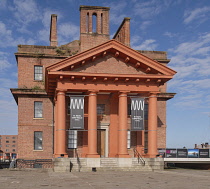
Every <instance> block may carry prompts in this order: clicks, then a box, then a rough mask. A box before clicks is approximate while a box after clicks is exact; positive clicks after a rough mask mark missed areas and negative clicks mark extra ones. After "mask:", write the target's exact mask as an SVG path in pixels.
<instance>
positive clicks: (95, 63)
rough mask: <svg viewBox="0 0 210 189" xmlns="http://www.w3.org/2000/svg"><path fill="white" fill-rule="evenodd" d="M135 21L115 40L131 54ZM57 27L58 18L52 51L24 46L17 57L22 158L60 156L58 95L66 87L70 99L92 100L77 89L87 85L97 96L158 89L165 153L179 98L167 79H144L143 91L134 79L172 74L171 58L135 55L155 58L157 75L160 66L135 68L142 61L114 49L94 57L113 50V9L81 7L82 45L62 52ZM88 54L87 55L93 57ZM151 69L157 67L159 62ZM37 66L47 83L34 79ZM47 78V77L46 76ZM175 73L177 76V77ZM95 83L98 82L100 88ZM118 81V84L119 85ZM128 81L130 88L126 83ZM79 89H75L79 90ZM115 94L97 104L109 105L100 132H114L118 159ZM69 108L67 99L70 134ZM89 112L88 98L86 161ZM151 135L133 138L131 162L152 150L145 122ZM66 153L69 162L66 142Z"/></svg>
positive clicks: (112, 151) (81, 150)
mask: <svg viewBox="0 0 210 189" xmlns="http://www.w3.org/2000/svg"><path fill="white" fill-rule="evenodd" d="M94 16H95V17H96V23H95V27H96V28H95V31H93V30H92V28H93V23H92V17H94ZM129 21H130V19H129V18H125V19H124V21H123V22H122V24H121V26H120V27H119V29H118V31H117V32H116V34H115V36H114V40H116V41H119V42H120V44H119V45H121V44H122V45H125V46H126V48H128V47H129V46H130V27H129V25H130V22H129ZM56 22H57V15H52V18H51V28H50V46H34V45H19V46H18V52H17V53H16V54H15V55H16V58H17V62H18V88H17V89H11V91H12V93H13V96H14V98H15V100H16V102H17V104H18V137H19V139H18V140H19V141H18V145H19V146H18V154H19V158H24V159H43V158H53V157H54V155H55V151H56V150H58V149H56V148H57V147H56V145H55V144H56V135H57V134H56V133H57V129H56V126H57V124H58V123H57V120H58V118H57V117H56V116H57V115H58V112H56V103H57V96H56V95H57V91H58V90H60V89H61V87H62V86H64V84H66V86H71V87H70V88H71V89H70V88H68V89H67V88H66V89H65V90H64V92H67V93H68V92H69V94H85V95H87V94H88V88H87V89H86V88H85V87H84V88H83V87H81V88H80V89H79V90H78V89H77V86H85V85H86V87H88V86H90V85H93V86H94V85H95V90H97V87H98V88H99V87H101V86H102V89H103V86H104V90H105V88H106V87H107V89H108V88H109V86H112V85H113V88H110V90H114V89H115V88H116V89H117V87H118V88H119V87H120V86H123V87H124V88H126V87H127V90H129V91H138V90H140V91H141V90H145V91H147V90H148V91H147V93H148V92H149V87H151V89H156V90H157V91H158V93H159V94H158V101H157V107H158V110H157V116H158V117H157V121H158V125H157V126H158V127H157V147H158V148H165V147H166V101H167V100H168V99H170V98H173V96H174V94H172V93H167V86H166V80H164V79H163V80H160V79H159V80H158V79H143V80H140V82H139V84H138V85H137V84H136V83H135V82H136V81H138V80H139V79H138V78H137V79H136V81H135V82H133V81H131V80H132V77H136V76H137V75H145V77H146V76H147V74H148V72H150V73H151V75H152V74H153V75H155V74H157V73H158V72H159V71H161V69H162V68H163V69H166V71H167V69H168V68H167V63H168V62H169V60H168V59H167V54H166V52H162V51H143V50H142V51H135V52H134V54H135V53H137V54H135V57H137V55H138V54H141V56H142V58H143V59H145V58H146V59H148V58H149V59H148V60H149V61H150V62H152V61H154V65H155V66H156V64H157V66H156V67H157V70H156V68H155V66H154V67H153V68H152V67H151V68H150V67H147V66H146V64H142V63H139V62H137V63H135V66H134V62H135V61H136V59H135V58H134V57H131V55H129V56H130V59H129V58H128V59H126V58H127V56H128V55H126V54H123V53H122V52H120V53H119V52H113V48H110V49H108V50H107V51H105V52H103V54H96V55H94V56H93V55H91V53H94V52H95V50H94V49H93V48H98V49H100V48H102V47H103V44H104V46H105V44H109V41H110V39H109V8H107V7H91V6H81V7H80V41H78V40H76V41H73V42H71V43H68V44H66V45H62V46H59V47H57V30H56ZM110 43H112V42H110ZM116 45H117V43H116ZM91 49H92V51H93V52H92V51H91ZM89 50H90V51H89ZM96 50H97V49H96ZM129 50H130V49H129ZM84 52H86V54H87V55H86V54H85V53H84ZM113 53H114V54H113ZM76 56H78V57H76ZM80 56H83V57H84V59H82V58H81V61H80ZM74 57H75V61H77V60H78V61H79V62H76V63H74V64H73V63H71V64H68V60H69V61H74ZM71 59H72V60H71ZM82 60H83V61H82ZM65 62H66V63H65ZM60 65H61V66H62V65H66V66H63V67H62V68H60V69H59V66H60ZM151 65H153V62H152V64H151ZM159 65H160V68H159ZM35 66H42V71H43V75H42V79H41V80H35V78H34V67H35ZM53 66H54V67H55V68H54V67H53ZM164 67H166V68H164ZM51 68H52V69H58V71H57V72H59V71H63V73H62V74H63V75H62V74H61V75H59V76H58V77H57V76H56V77H57V78H55V76H53V75H52V76H50V75H49V73H48V70H49V69H51ZM158 70H159V71H158ZM57 72H56V73H57ZM163 72H164V71H163ZM46 73H47V75H45V74H46ZM64 73H66V74H67V73H68V74H69V73H78V74H84V75H85V74H89V75H87V76H80V75H72V76H68V77H67V76H66V75H65V74H64ZM171 73H173V72H172V71H171ZM91 74H96V75H97V74H101V75H108V78H106V77H105V78H102V76H101V75H100V77H98V76H97V77H96V76H94V77H92V75H91ZM90 75H91V76H90ZM113 75H118V77H119V78H117V79H116V78H115V80H113V78H112V77H114V76H113ZM123 75H126V77H127V76H129V77H131V79H129V78H125V79H123V78H121V76H122V77H124V76H123ZM160 75H161V74H160ZM162 75H163V74H162ZM91 77H92V79H91ZM53 79H54V80H53ZM81 81H82V82H81ZM94 81H96V82H95V83H94ZM116 81H117V82H118V83H116ZM125 81H126V82H127V83H125ZM146 82H147V83H146ZM158 82H160V84H158V85H157V83H158ZM72 84H73V85H72ZM132 86H133V87H132ZM157 86H158V87H157ZM73 87H75V89H74V88H73ZM110 90H108V91H104V92H99V93H98V94H97V104H104V106H105V112H104V114H103V115H97V124H98V128H99V127H100V130H105V129H104V128H106V129H108V131H109V133H108V145H109V146H108V148H106V150H107V151H108V156H109V157H116V155H117V149H118V136H117V135H116V133H117V132H118V128H117V127H116V125H118V106H119V103H118V98H119V97H118V96H119V94H118V93H119V91H115V92H112V91H110ZM153 92H154V91H153ZM132 94H136V92H133V93H132ZM132 94H131V95H132ZM140 94H141V95H144V94H146V92H140ZM34 102H42V110H43V111H42V117H41V118H35V115H34V111H35V109H34ZM129 103H130V98H128V104H129ZM68 104H69V97H68V96H66V121H65V130H68V129H69V124H70V121H69V120H70V116H69V114H68V110H67V109H68ZM88 106H89V104H88V97H87V96H85V110H84V117H85V118H84V120H85V123H84V124H85V130H86V131H79V132H78V138H77V141H78V142H77V153H78V154H79V156H81V157H86V155H87V153H88V138H87V133H88V132H87V130H88V116H89V114H88ZM127 122H128V129H130V117H129V116H128V118H127ZM145 130H146V131H145V132H144V131H138V132H136V131H135V132H131V149H128V153H129V154H130V155H131V156H134V154H133V148H137V149H138V150H139V151H140V153H141V154H142V155H145V153H144V148H148V133H147V132H148V131H147V130H148V122H147V120H146V121H145ZM37 131H41V132H42V149H41V150H35V147H34V143H35V139H34V132H37ZM106 131H107V130H106ZM106 135H107V134H106ZM106 135H105V136H106ZM67 137H68V132H66V138H67ZM65 148H66V152H67V155H68V156H70V157H72V156H75V150H73V149H67V139H66V141H65Z"/></svg>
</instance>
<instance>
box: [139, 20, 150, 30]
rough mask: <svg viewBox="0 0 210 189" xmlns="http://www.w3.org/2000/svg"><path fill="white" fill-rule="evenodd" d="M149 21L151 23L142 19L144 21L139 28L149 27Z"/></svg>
mask: <svg viewBox="0 0 210 189" xmlns="http://www.w3.org/2000/svg"><path fill="white" fill-rule="evenodd" d="M151 23H152V22H151V21H144V22H142V24H141V26H140V29H141V30H145V29H147V28H148V27H149V25H151Z"/></svg>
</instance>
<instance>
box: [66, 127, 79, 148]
mask: <svg viewBox="0 0 210 189" xmlns="http://www.w3.org/2000/svg"><path fill="white" fill-rule="evenodd" d="M77 140H78V131H77V130H69V134H68V149H77Z"/></svg>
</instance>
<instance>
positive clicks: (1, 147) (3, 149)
mask: <svg viewBox="0 0 210 189" xmlns="http://www.w3.org/2000/svg"><path fill="white" fill-rule="evenodd" d="M17 153H18V135H0V161H1V160H10V159H12V158H17V155H18V154H17Z"/></svg>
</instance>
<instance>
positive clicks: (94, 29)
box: [92, 13, 97, 33]
mask: <svg viewBox="0 0 210 189" xmlns="http://www.w3.org/2000/svg"><path fill="white" fill-rule="evenodd" d="M92 26H93V28H92V31H93V33H96V32H97V14H96V13H93V16H92Z"/></svg>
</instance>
